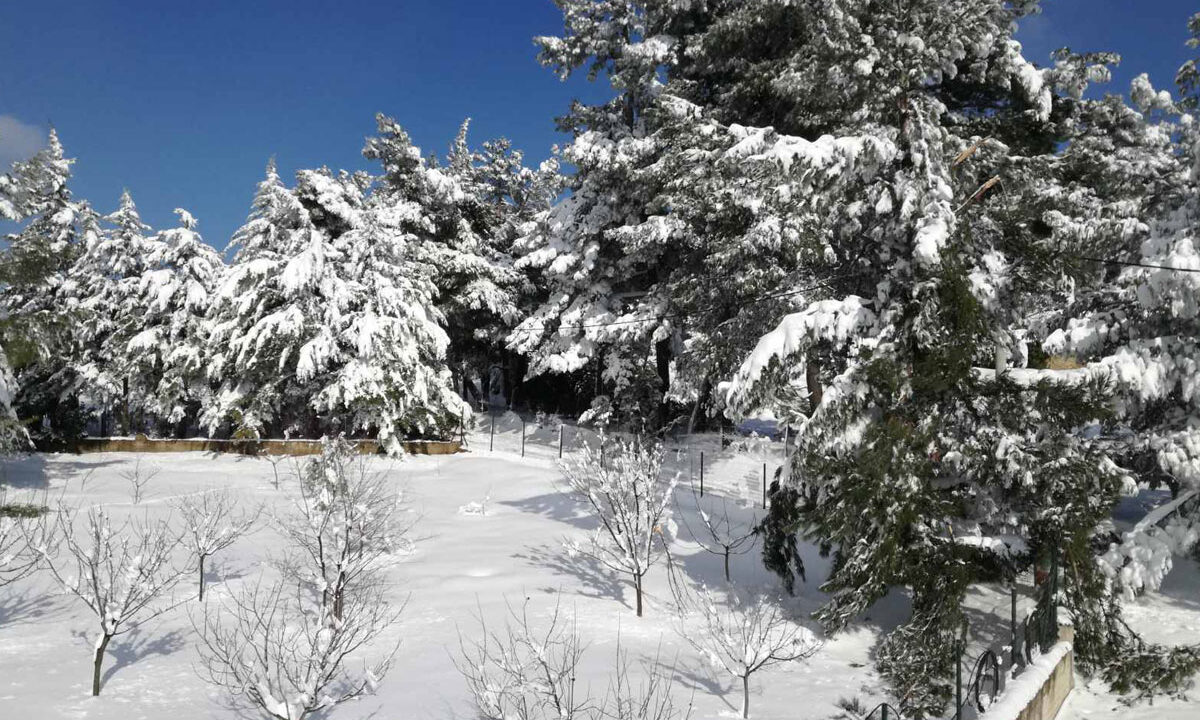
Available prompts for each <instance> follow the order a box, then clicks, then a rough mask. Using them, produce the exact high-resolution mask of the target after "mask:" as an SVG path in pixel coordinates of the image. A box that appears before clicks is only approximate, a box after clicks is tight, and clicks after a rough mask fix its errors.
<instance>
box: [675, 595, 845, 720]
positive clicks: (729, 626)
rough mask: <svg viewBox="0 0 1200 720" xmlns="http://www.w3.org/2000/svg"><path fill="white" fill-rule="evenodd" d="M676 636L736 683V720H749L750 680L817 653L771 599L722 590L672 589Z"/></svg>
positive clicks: (814, 642) (807, 634) (811, 639)
mask: <svg viewBox="0 0 1200 720" xmlns="http://www.w3.org/2000/svg"><path fill="white" fill-rule="evenodd" d="M672 590H673V593H674V596H675V602H676V606H677V608H678V612H679V614H678V622H677V625H676V629H677V631H678V633H679V636H680V637H681V638H683V639H684V640H685V641H686V642H687V643H688V644H690V645H691V646H692V647H694V648H695V649H696V650H697V651H698V652H699V653H700V654H701V655H703V656H704V657H705V658H706V659H707V660H708V661H709V663H710V664H711V665H712V666H713V667H714V668H715V669H717V670H719V671H722V672H725V673H727V674H729V675H732V676H733V677H734V678H737V679H738V680H740V681H741V683H742V717H743V718H748V717H750V678H751V677H752V676H753V675H754V674H755V673H756V672H758V671H759V670H763V669H765V668H769V667H771V666H773V665H779V664H782V663H788V662H795V661H798V660H805V659H807V658H810V657H812V656H813V655H815V654H816V652H817V651H818V650H819V649H820V648H821V643H820V641H819V640H818V639H817V637H816V636H815V635H814V634H813V633H812V631H810V630H809V629H808V628H805V627H803V626H801V625H799V624H797V623H796V621H795V620H793V619H792V618H791V617H789V616H788V613H787V611H786V610H784V608H783V607H782V606H781V604H780V601H779V600H778V599H777V598H772V597H770V596H768V595H765V594H761V593H753V592H749V591H746V590H740V589H738V588H736V587H735V586H733V585H727V586H726V588H725V592H723V593H716V592H714V591H713V590H711V589H709V588H708V587H707V586H703V585H702V586H700V587H699V588H695V589H693V588H691V587H690V586H689V585H688V584H687V583H686V582H677V583H674V584H673V585H672Z"/></svg>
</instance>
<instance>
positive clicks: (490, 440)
mask: <svg viewBox="0 0 1200 720" xmlns="http://www.w3.org/2000/svg"><path fill="white" fill-rule="evenodd" d="M490 416H491V418H492V423H491V425H492V427H491V437H490V438H488V452H491V451H492V450H493V449H494V448H495V447H496V411H495V410H493V411H491V413H490Z"/></svg>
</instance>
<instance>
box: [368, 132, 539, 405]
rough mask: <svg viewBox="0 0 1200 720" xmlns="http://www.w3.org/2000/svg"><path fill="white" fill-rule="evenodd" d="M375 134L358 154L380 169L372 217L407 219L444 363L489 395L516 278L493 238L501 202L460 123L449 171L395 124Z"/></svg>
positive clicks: (517, 287) (512, 314) (503, 217)
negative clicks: (428, 285) (437, 321)
mask: <svg viewBox="0 0 1200 720" xmlns="http://www.w3.org/2000/svg"><path fill="white" fill-rule="evenodd" d="M376 120H377V123H378V134H377V135H376V136H375V137H372V138H369V139H368V140H367V145H366V147H365V148H364V149H363V155H364V156H365V157H366V158H368V159H371V160H377V161H379V162H380V164H382V165H383V170H384V173H383V175H382V177H380V178H379V180H378V184H377V186H376V188H375V189H374V191H373V192H372V194H371V201H370V204H371V207H372V208H373V212H377V213H386V214H396V216H397V217H403V218H406V219H405V220H403V223H402V225H401V227H402V228H403V229H404V231H405V232H406V233H408V234H409V235H410V237H411V240H410V250H409V251H410V252H411V253H412V258H413V259H414V260H416V261H418V262H422V263H424V264H426V265H427V266H428V267H429V268H430V269H431V270H432V275H431V277H432V279H433V282H434V284H435V286H436V288H437V298H436V307H437V309H438V311H439V312H440V314H441V315H442V316H443V318H444V322H443V327H444V328H445V330H446V332H447V334H448V335H449V338H450V345H449V347H448V349H447V359H448V362H449V364H450V366H451V367H452V368H453V369H454V372H455V374H456V375H457V376H458V377H457V380H458V384H459V385H460V387H462V389H463V395H464V397H465V396H467V395H468V392H467V388H468V386H470V385H471V384H472V383H473V381H475V380H476V379H479V380H480V382H479V385H480V387H479V390H480V391H482V394H484V395H487V394H488V393H489V392H490V382H489V380H490V371H491V367H492V366H493V364H495V365H502V364H503V360H504V358H503V357H502V356H501V352H500V350H501V344H500V341H501V339H502V338H503V337H504V336H505V335H506V334H507V330H508V329H509V328H511V327H512V325H513V324H514V323H515V322H516V320H517V319H518V309H517V300H518V296H519V294H520V293H521V286H522V282H523V280H524V279H523V278H522V276H521V275H520V273H518V272H517V271H516V270H514V269H513V267H512V261H511V258H510V257H509V254H508V253H507V252H506V248H505V247H504V245H503V238H501V237H500V236H499V235H500V233H501V232H502V231H503V230H504V224H505V223H506V222H508V221H509V218H508V217H507V216H508V214H509V212H510V211H509V209H508V207H507V206H506V205H505V204H504V200H503V199H497V198H496V197H495V196H494V195H493V196H490V197H489V196H488V195H486V194H485V193H487V192H488V191H491V190H492V188H490V187H487V184H488V182H489V181H492V182H497V181H501V180H503V179H504V178H492V177H489V176H488V175H487V174H485V168H478V167H476V166H477V164H478V163H479V162H480V156H479V154H477V153H474V152H472V151H471V150H470V148H469V147H468V145H467V137H466V132H467V127H468V126H467V124H466V123H464V124H463V126H462V128H461V129H460V131H459V134H458V137H457V139H456V141H455V143H454V145H453V146H452V148H451V152H450V154H449V157H448V166H447V167H445V168H441V167H435V166H433V165H432V164H431V163H430V162H428V161H426V160H425V159H423V158H422V157H421V154H420V150H419V149H418V148H417V147H415V146H414V145H413V144H412V141H411V139H410V138H409V136H408V134H407V133H406V132H405V131H404V129H403V128H401V127H400V125H399V124H398V123H396V121H395V120H393V119H391V118H389V117H386V116H384V115H380V116H378V117H377V118H376Z"/></svg>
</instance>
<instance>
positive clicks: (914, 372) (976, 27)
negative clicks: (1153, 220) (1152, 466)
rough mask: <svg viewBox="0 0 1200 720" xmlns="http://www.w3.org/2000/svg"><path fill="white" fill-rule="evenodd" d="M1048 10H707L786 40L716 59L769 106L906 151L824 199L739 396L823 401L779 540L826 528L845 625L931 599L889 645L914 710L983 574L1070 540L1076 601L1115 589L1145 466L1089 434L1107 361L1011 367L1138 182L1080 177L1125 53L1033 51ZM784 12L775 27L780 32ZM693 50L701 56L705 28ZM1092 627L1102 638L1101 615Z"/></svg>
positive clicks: (733, 388) (779, 194) (812, 421)
mask: <svg viewBox="0 0 1200 720" xmlns="http://www.w3.org/2000/svg"><path fill="white" fill-rule="evenodd" d="M1035 7H1036V3H1002V2H987V3H977V2H972V3H966V2H954V1H947V0H930V1H928V2H917V3H909V4H907V5H906V6H905V7H904V8H903V9H902V10H899V9H896V8H892V7H887V6H855V7H849V6H846V7H841V6H839V11H838V12H832V11H830V10H829V8H828V7H820V8H817V7H807V6H804V7H802V6H790V5H789V6H779V5H777V4H770V3H744V4H741V5H740V7H739V8H738V9H737V11H736V12H733V13H732V14H731V15H730V17H729V18H728V21H727V22H724V23H719V24H716V25H714V27H715V28H717V30H719V31H720V32H721V33H724V34H726V35H728V34H729V33H733V34H734V36H735V37H737V36H740V37H743V39H744V42H746V43H751V42H753V44H754V45H755V46H756V47H757V46H763V47H769V48H780V50H779V52H781V54H782V57H779V58H777V59H776V61H775V62H774V63H770V62H766V60H767V59H769V58H762V56H761V54H760V55H759V56H758V57H760V59H763V62H760V63H757V67H756V69H757V70H761V69H762V68H771V67H774V68H775V69H776V71H777V72H782V73H784V74H785V76H786V82H771V83H760V84H757V85H756V84H755V83H753V82H747V83H742V82H741V81H740V80H739V79H738V77H737V73H736V72H735V71H736V68H737V65H735V64H726V65H724V66H719V65H718V67H717V68H716V69H715V70H714V71H713V72H711V73H710V74H709V75H708V78H709V82H710V83H711V86H710V90H711V91H712V92H722V93H724V94H725V96H727V97H730V98H735V99H736V98H739V97H741V98H743V100H744V101H745V102H747V103H748V104H758V105H759V106H761V107H766V108H770V110H769V112H770V113H771V115H772V117H773V118H774V119H773V120H771V122H775V123H778V124H779V125H780V126H781V127H785V128H786V129H787V131H788V132H789V133H795V135H797V136H799V137H813V136H815V135H818V134H820V133H832V135H833V137H836V138H841V139H847V138H852V137H858V136H859V135H865V136H868V137H872V138H874V139H875V140H876V141H877V142H879V143H882V144H884V146H885V147H887V148H888V150H887V153H886V154H887V156H888V158H887V160H886V164H885V166H884V168H883V169H882V170H880V171H879V172H877V173H875V174H874V175H871V176H867V177H865V178H863V179H862V180H861V182H859V183H858V185H859V186H858V187H857V188H846V189H845V190H844V192H845V193H846V196H847V197H848V198H850V199H852V201H851V202H849V203H846V204H844V205H843V206H842V207H841V208H840V209H839V210H838V211H835V212H832V213H830V214H828V215H827V216H822V215H820V214H818V215H817V216H816V217H815V218H814V219H813V221H812V225H811V227H812V229H813V230H812V231H814V232H815V233H816V236H817V237H818V238H820V240H821V241H822V242H823V243H824V244H825V246H826V249H825V251H824V255H825V262H826V263H827V266H826V267H827V269H826V272H827V273H828V275H827V278H828V279H827V281H826V285H825V287H824V289H823V290H822V292H821V293H819V294H818V293H814V294H813V297H810V298H809V300H811V302H810V303H809V304H808V306H807V307H806V308H805V309H804V310H802V311H800V312H798V313H794V314H792V315H790V316H788V317H787V318H785V319H784V321H783V322H782V323H781V324H780V325H779V327H778V328H777V329H776V330H775V331H773V332H772V333H769V334H768V335H767V336H765V337H764V338H763V339H762V341H761V342H760V344H759V347H758V349H757V350H756V351H755V352H754V353H753V354H751V356H750V357H749V358H748V359H747V361H746V362H745V364H744V365H743V367H742V369H741V370H740V371H739V372H738V374H737V376H736V377H735V379H734V382H733V383H732V384H731V385H730V386H729V388H728V393H727V398H728V400H729V402H730V403H731V405H732V406H733V407H734V409H741V410H748V409H750V408H752V407H755V406H757V405H760V404H761V403H763V402H764V401H767V402H768V403H771V402H774V403H778V402H780V401H786V400H787V399H788V398H803V397H804V395H806V394H807V395H808V400H809V406H808V407H805V408H803V413H809V412H811V415H810V417H808V418H807V419H805V421H804V423H803V426H802V429H801V431H800V433H799V438H798V447H797V450H796V452H795V454H794V456H793V459H792V462H791V466H790V468H789V469H788V470H789V472H788V473H785V477H784V478H783V479H782V483H781V484H782V487H781V489H780V491H779V492H778V493H776V495H775V497H774V498H773V503H772V511H771V516H770V517H768V519H767V521H766V522H767V523H769V524H774V525H777V526H778V527H779V528H780V529H782V530H783V532H778V533H770V534H768V535H767V536H766V537H767V538H768V539H771V538H774V539H775V541H779V540H780V539H786V537H787V534H788V532H789V531H791V530H795V529H797V528H799V529H801V531H802V532H805V533H806V534H808V535H809V536H810V537H812V538H813V539H815V540H816V541H818V542H820V543H821V544H822V545H824V546H826V547H829V548H831V549H833V551H834V553H835V560H834V566H833V571H832V574H831V576H830V577H829V578H828V580H827V581H826V584H825V586H824V588H825V590H827V591H828V592H829V593H830V594H831V595H832V599H831V601H830V602H829V603H828V604H827V605H826V607H825V608H823V610H822V611H821V613H820V616H821V618H822V619H823V620H824V621H825V622H826V624H827V625H828V626H829V627H830V628H832V629H837V628H840V627H843V626H844V625H845V624H846V623H848V622H849V621H850V620H852V619H853V618H854V617H855V616H856V615H858V614H859V613H861V612H862V611H864V610H865V609H867V608H868V607H870V606H871V605H872V604H873V603H874V602H875V601H876V600H877V599H879V598H880V597H882V595H883V594H884V593H885V592H887V590H888V588H889V587H891V586H894V585H905V586H908V587H909V588H910V589H911V592H912V596H913V615H912V618H911V619H910V620H909V621H908V622H907V623H905V624H903V625H901V626H900V627H899V628H897V629H896V630H895V631H894V632H893V633H891V634H889V635H888V636H887V637H886V638H885V639H884V641H883V643H882V645H881V647H880V649H879V653H878V662H879V665H880V668H881V670H882V671H883V673H884V675H885V676H886V677H887V678H888V679H889V681H890V682H891V683H892V684H893V686H894V687H895V689H896V692H897V694H898V695H899V696H900V697H901V698H903V700H904V702H905V705H906V707H907V708H908V711H909V714H912V715H914V716H918V717H919V716H928V715H931V714H936V713H938V712H940V711H941V710H942V708H943V707H944V705H945V703H946V702H947V701H948V700H949V697H950V694H951V693H950V690H951V687H952V686H951V685H950V684H949V682H948V681H949V679H950V677H951V674H952V669H953V667H954V662H955V661H956V656H955V654H954V646H955V639H956V638H957V636H958V633H959V628H960V625H961V623H962V621H963V615H962V611H961V608H960V603H961V599H962V596H963V593H964V592H965V590H966V587H967V586H968V584H970V583H971V582H975V581H979V580H982V579H985V578H992V579H995V578H999V577H1003V576H1004V575H1005V574H1006V573H1012V572H1017V571H1022V570H1024V569H1027V568H1028V567H1029V566H1030V564H1031V563H1033V562H1035V561H1036V560H1037V558H1039V557H1044V556H1045V554H1046V553H1048V552H1060V551H1061V552H1064V553H1066V554H1067V555H1068V557H1069V559H1070V560H1071V562H1068V563H1064V567H1067V571H1066V573H1065V581H1064V583H1065V586H1066V587H1067V593H1066V595H1067V601H1068V606H1069V609H1070V610H1071V611H1072V612H1074V613H1075V614H1076V617H1077V618H1080V619H1082V618H1084V617H1085V616H1087V615H1089V614H1090V613H1094V612H1095V611H1097V610H1099V609H1105V610H1107V609H1108V608H1107V598H1108V596H1107V595H1106V593H1105V592H1104V591H1103V589H1102V588H1098V587H1096V586H1095V585H1094V584H1093V583H1092V582H1091V568H1093V567H1094V563H1093V558H1092V557H1091V555H1090V551H1089V547H1090V546H1089V543H1090V541H1091V539H1092V538H1093V535H1094V533H1095V532H1096V530H1097V527H1098V526H1100V524H1101V523H1102V522H1103V521H1104V520H1106V518H1107V517H1108V514H1109V512H1110V511H1111V508H1112V506H1113V505H1114V504H1115V502H1116V499H1117V497H1118V496H1119V493H1120V492H1121V491H1122V489H1126V488H1127V487H1128V484H1129V483H1128V478H1127V477H1125V476H1124V474H1123V473H1122V472H1121V471H1119V470H1118V469H1117V467H1116V466H1115V465H1114V464H1113V462H1112V461H1111V460H1110V459H1109V458H1108V457H1107V456H1106V455H1105V454H1104V453H1103V452H1102V445H1101V444H1097V443H1094V442H1091V441H1090V440H1088V439H1086V438H1085V437H1084V436H1083V434H1081V433H1079V432H1077V429H1078V428H1081V427H1096V426H1097V421H1103V420H1104V419H1105V417H1106V415H1107V401H1106V396H1105V393H1104V388H1103V386H1102V383H1100V382H1098V381H1083V382H1079V381H1078V380H1079V378H1077V377H1076V375H1077V374H1072V373H1056V372H1053V371H1038V370H1021V369H1019V368H1020V366H1021V365H1023V364H1024V360H1025V358H1024V354H1023V353H1020V352H1018V353H1013V354H1014V355H1016V362H1015V363H1013V364H1014V365H1016V366H1017V368H1018V369H1013V368H1011V367H1010V363H1009V360H1008V357H1009V354H1010V347H1012V346H1013V345H1017V346H1018V350H1019V349H1020V347H1019V343H1017V342H1014V340H1019V339H1020V338H1021V337H1022V336H1023V335H1024V333H1025V331H1026V330H1027V328H1026V327H1023V326H1022V325H1020V324H1018V323H1017V320H1018V319H1019V318H1021V317H1022V315H1024V314H1026V313H1029V312H1033V311H1036V310H1039V309H1044V307H1045V306H1046V304H1047V303H1050V302H1054V300H1055V299H1057V298H1061V297H1062V295H1063V291H1064V289H1069V287H1070V279H1071V274H1072V272H1073V271H1074V264H1073V263H1072V262H1069V261H1068V262H1066V263H1058V264H1056V263H1054V262H1052V260H1054V259H1056V258H1061V257H1062V256H1063V255H1067V256H1068V257H1069V256H1072V255H1076V256H1077V255H1080V254H1083V252H1084V251H1085V249H1087V248H1089V246H1087V245H1084V244H1083V241H1088V240H1094V239H1095V237H1103V236H1104V233H1103V232H1101V233H1097V234H1095V237H1094V236H1092V235H1091V234H1090V231H1095V230H1096V229H1097V228H1099V229H1100V230H1102V231H1105V232H1109V231H1111V230H1112V229H1113V228H1119V227H1120V225H1121V221H1122V218H1120V217H1114V215H1117V214H1118V213H1119V212H1120V211H1127V210H1128V208H1120V210H1118V211H1115V212H1112V213H1104V212H1099V213H1091V214H1089V213H1088V212H1087V211H1088V210H1089V207H1088V205H1087V203H1089V202H1092V201H1095V202H1096V205H1102V204H1103V202H1104V201H1105V200H1107V199H1111V198H1112V197H1114V196H1119V195H1120V193H1118V192H1116V191H1114V190H1112V189H1111V188H1105V187H1102V186H1101V187H1097V188H1088V190H1087V191H1086V192H1083V193H1078V194H1076V195H1074V196H1071V192H1070V189H1069V185H1070V183H1077V182H1079V174H1078V173H1076V174H1074V175H1072V174H1070V173H1068V172H1066V171H1065V170H1064V169H1063V167H1062V166H1064V165H1069V164H1070V163H1071V162H1073V161H1072V160H1071V159H1069V158H1068V159H1064V158H1063V155H1062V153H1061V152H1060V148H1061V146H1062V145H1063V144H1068V145H1069V143H1070V142H1071V141H1072V140H1073V139H1075V138H1076V137H1080V136H1085V133H1086V129H1087V121H1088V120H1090V119H1093V118H1095V117H1097V116H1098V114H1099V113H1100V112H1101V108H1100V105H1099V104H1098V101H1087V100H1083V99H1082V90H1083V88H1084V87H1085V86H1086V84H1087V82H1088V81H1089V80H1091V81H1094V80H1098V79H1103V78H1104V77H1105V75H1106V71H1105V69H1104V67H1103V62H1105V61H1107V60H1110V59H1111V58H1109V57H1107V56H1075V55H1070V54H1067V53H1063V54H1060V55H1059V56H1058V58H1057V60H1058V64H1057V65H1056V67H1055V68H1053V69H1050V70H1041V69H1038V68H1036V67H1035V66H1033V65H1032V64H1030V63H1029V62H1028V61H1026V60H1025V59H1024V58H1023V57H1022V55H1021V51H1020V46H1019V45H1018V44H1017V43H1016V42H1015V41H1013V40H1012V32H1013V29H1014V27H1015V23H1016V22H1017V21H1019V20H1020V19H1021V18H1022V17H1024V16H1025V14H1026V13H1028V12H1030V11H1032V10H1033V9H1035ZM714 32H715V31H714ZM768 34H769V35H770V36H771V37H780V38H781V44H780V45H778V46H776V45H773V44H772V43H769V42H763V40H762V38H763V37H766V36H767V35H768ZM714 37H720V34H718V35H716V36H714ZM750 38H754V40H753V41H751V40H750ZM691 47H692V50H693V52H691V53H690V56H691V57H700V56H702V55H703V54H704V53H703V52H702V51H701V50H696V48H697V47H704V44H703V43H701V44H700V45H696V44H693V45H692V46H691ZM712 47H720V44H719V43H714V44H713V45H712ZM863 48H866V52H865V54H864V52H862V49H863ZM751 65H755V64H754V63H752V64H751ZM731 73H733V76H732V78H731V75H730V74H731ZM743 77H744V78H746V79H753V77H754V76H753V74H751V73H747V74H745V75H744V76H743ZM764 77H765V76H764ZM801 91H803V92H801ZM742 93H746V94H745V95H744V96H743V95H742ZM792 93H795V94H794V95H793V94H792ZM768 98H769V99H770V100H771V102H767V99H768ZM736 106H737V104H736V103H733V104H732V105H731V107H736ZM1114 117H1118V119H1119V113H1115V114H1114ZM726 119H729V118H726ZM775 147H777V148H778V147H780V145H779V143H775ZM800 147H805V146H800ZM1074 162H1077V163H1078V162H1079V161H1074ZM810 167H811V166H810V165H808V164H807V163H803V164H801V165H800V168H801V169H803V170H806V171H808V170H810ZM1079 167H1081V165H1080V164H1076V165H1075V166H1074V169H1076V170H1078V169H1079ZM1042 170H1049V171H1050V172H1041V171H1042ZM801 177H803V176H801ZM1085 180H1092V181H1094V180H1095V176H1094V175H1085ZM809 181H810V182H811V180H809ZM792 187H793V186H792V185H791V184H784V185H780V186H778V187H777V188H775V189H774V190H775V193H774V197H772V195H771V194H764V196H763V197H764V198H765V202H766V203H767V204H768V207H769V206H770V204H771V203H779V202H788V203H792V207H793V208H795V210H794V212H797V214H798V216H803V215H799V213H800V212H801V211H803V210H804V209H805V206H804V205H803V204H800V205H797V204H795V203H796V201H797V199H798V198H799V199H800V200H801V201H803V199H804V193H797V192H795V191H793V190H792ZM1105 193H1108V195H1107V196H1106V194H1105ZM1039 194H1040V195H1041V196H1042V197H1041V199H1039V198H1038V195H1039ZM1069 196H1070V197H1069ZM1078 198H1081V199H1078ZM1056 210H1057V211H1058V212H1057V214H1056V213H1055V212H1054V211H1056ZM1059 221H1061V222H1059ZM1089 222H1090V223H1091V225H1090V226H1089V225H1088V224H1087V223H1089ZM810 271H811V272H814V274H819V272H818V271H816V270H815V269H814V270H810ZM980 366H983V367H987V368H992V367H993V366H994V369H987V370H984V369H981V368H980ZM803 413H801V412H799V409H797V412H796V413H795V414H797V415H800V414H803ZM767 544H768V545H770V544H771V543H767ZM776 550H778V548H776ZM764 551H765V556H766V557H767V559H768V560H783V561H785V563H790V562H792V560H791V558H792V556H791V554H789V553H787V552H777V551H776V552H773V551H772V548H771V547H766V548H765V549H764ZM774 569H776V570H777V571H780V572H781V573H783V574H784V575H785V576H787V577H790V575H791V572H792V571H793V569H794V568H791V567H788V566H786V564H785V565H784V566H778V565H777V566H776V567H774ZM1079 629H1080V633H1081V637H1080V642H1081V644H1085V645H1086V644H1087V643H1089V642H1090V643H1098V642H1099V641H1101V640H1103V638H1100V637H1099V635H1100V634H1102V633H1104V632H1106V631H1107V630H1106V628H1104V627H1099V626H1096V625H1086V624H1085V625H1084V626H1083V627H1080V628H1079ZM1084 661H1085V663H1086V662H1088V659H1087V658H1085V659H1084ZM1092 667H1094V665H1093V666H1092Z"/></svg>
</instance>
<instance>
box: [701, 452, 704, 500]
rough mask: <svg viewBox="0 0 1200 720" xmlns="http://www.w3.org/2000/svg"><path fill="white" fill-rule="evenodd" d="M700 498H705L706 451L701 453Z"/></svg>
mask: <svg viewBox="0 0 1200 720" xmlns="http://www.w3.org/2000/svg"><path fill="white" fill-rule="evenodd" d="M700 497H704V451H703V450H701V451H700Z"/></svg>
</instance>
